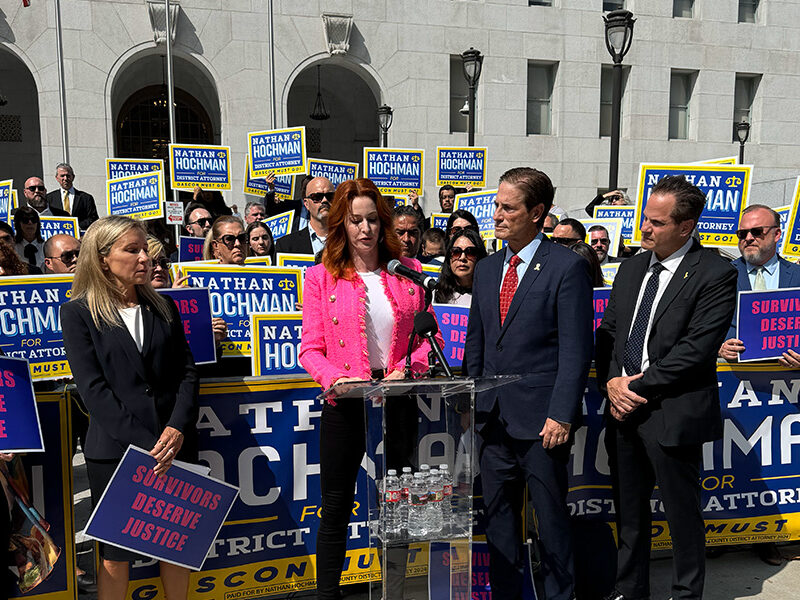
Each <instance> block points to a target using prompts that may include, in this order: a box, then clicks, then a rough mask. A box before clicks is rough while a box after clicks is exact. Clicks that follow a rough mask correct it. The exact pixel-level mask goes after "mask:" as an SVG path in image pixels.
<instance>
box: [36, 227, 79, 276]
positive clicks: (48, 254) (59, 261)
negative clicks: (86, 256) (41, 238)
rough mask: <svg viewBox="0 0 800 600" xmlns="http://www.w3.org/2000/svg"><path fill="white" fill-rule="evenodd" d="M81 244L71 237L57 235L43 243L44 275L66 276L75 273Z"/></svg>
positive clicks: (61, 234)
mask: <svg viewBox="0 0 800 600" xmlns="http://www.w3.org/2000/svg"><path fill="white" fill-rule="evenodd" d="M80 249H81V243H80V242H79V241H78V240H76V239H75V238H74V237H72V236H71V235H67V234H64V233H59V234H57V235H54V236H53V237H51V238H49V239H48V240H47V241H46V242H45V243H44V267H45V272H46V273H56V274H58V275H66V274H69V273H74V272H75V267H77V266H78V253H79V252H80Z"/></svg>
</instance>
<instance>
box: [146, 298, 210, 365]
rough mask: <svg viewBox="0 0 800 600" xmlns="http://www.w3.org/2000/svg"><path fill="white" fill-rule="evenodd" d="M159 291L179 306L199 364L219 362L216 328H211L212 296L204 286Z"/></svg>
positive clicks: (188, 337) (195, 360)
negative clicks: (215, 339) (215, 336)
mask: <svg viewBox="0 0 800 600" xmlns="http://www.w3.org/2000/svg"><path fill="white" fill-rule="evenodd" d="M158 292H159V293H161V294H163V295H165V296H169V297H170V298H172V300H173V301H174V302H175V305H176V306H177V307H178V312H179V313H180V315H181V321H182V322H183V332H184V333H185V334H186V341H187V342H189V348H190V349H191V351H192V356H193V357H194V362H195V363H196V364H198V365H203V364H206V363H213V362H217V353H216V342H215V341H214V330H213V329H212V328H211V296H210V295H209V293H208V290H206V289H202V288H189V287H186V288H162V289H160V290H158Z"/></svg>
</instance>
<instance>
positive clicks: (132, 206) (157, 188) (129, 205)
mask: <svg viewBox="0 0 800 600" xmlns="http://www.w3.org/2000/svg"><path fill="white" fill-rule="evenodd" d="M163 179H164V172H163V171H153V172H152V173H144V174H142V175H130V176H128V177H122V178H120V179H109V180H108V181H107V182H106V208H107V209H108V214H109V215H121V216H123V217H131V218H133V219H142V220H147V219H159V218H161V216H162V215H163V214H164V213H163V211H164V183H163Z"/></svg>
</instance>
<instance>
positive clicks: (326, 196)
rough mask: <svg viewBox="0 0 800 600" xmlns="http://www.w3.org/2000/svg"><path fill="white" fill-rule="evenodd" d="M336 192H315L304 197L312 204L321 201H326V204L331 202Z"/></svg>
mask: <svg viewBox="0 0 800 600" xmlns="http://www.w3.org/2000/svg"><path fill="white" fill-rule="evenodd" d="M335 194H336V192H315V193H313V194H309V195H308V196H306V198H308V199H309V200H311V201H312V202H313V203H314V204H319V203H320V202H322V201H323V200H327V201H328V202H333V197H334V195H335Z"/></svg>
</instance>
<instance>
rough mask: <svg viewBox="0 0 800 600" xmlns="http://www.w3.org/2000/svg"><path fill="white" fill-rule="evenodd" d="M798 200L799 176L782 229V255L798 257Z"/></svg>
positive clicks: (799, 220)
mask: <svg viewBox="0 0 800 600" xmlns="http://www.w3.org/2000/svg"><path fill="white" fill-rule="evenodd" d="M799 202H800V177H798V178H797V180H796V181H795V184H794V196H793V197H792V204H791V212H790V213H789V222H788V224H787V226H786V229H784V230H783V251H782V252H781V254H783V255H784V256H791V257H793V258H800V211H798V210H797V204H798V203H799Z"/></svg>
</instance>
